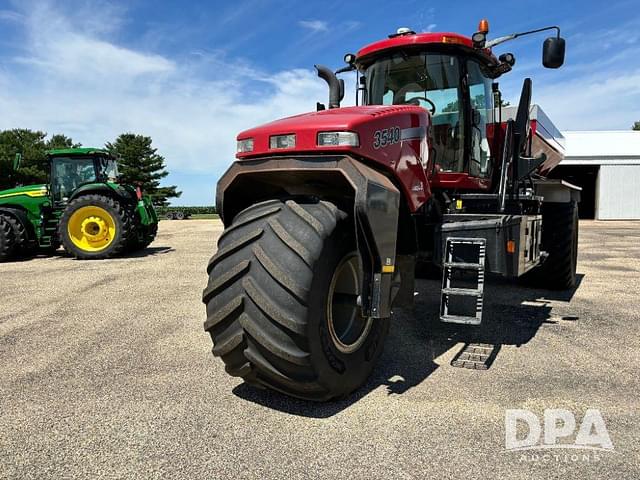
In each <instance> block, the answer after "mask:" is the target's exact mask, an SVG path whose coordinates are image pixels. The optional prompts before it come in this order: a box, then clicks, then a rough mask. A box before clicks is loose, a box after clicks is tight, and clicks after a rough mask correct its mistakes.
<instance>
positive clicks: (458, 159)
mask: <svg viewBox="0 0 640 480" xmlns="http://www.w3.org/2000/svg"><path fill="white" fill-rule="evenodd" d="M413 37H421V39H420V42H421V44H420V46H419V47H416V46H415V44H412V45H410V46H408V47H406V48H403V47H402V46H399V47H396V48H393V49H383V50H382V52H380V53H377V54H374V55H367V52H366V51H365V52H364V54H362V53H361V54H359V55H358V57H361V58H359V59H358V61H357V63H358V68H359V70H360V72H361V74H362V80H361V85H363V99H362V100H363V104H365V105H419V106H421V107H423V108H425V109H427V110H428V111H429V112H430V113H431V126H432V131H431V135H432V142H433V143H432V148H433V151H432V154H433V155H434V157H435V159H434V162H435V163H434V168H435V172H436V173H463V172H465V173H468V174H469V175H470V176H472V177H476V178H488V177H489V176H490V174H491V158H492V149H491V145H490V141H491V138H490V136H489V129H488V125H490V124H492V123H493V122H494V103H493V95H492V86H491V84H492V79H491V74H490V68H491V67H492V66H494V65H495V64H496V63H497V60H496V59H495V57H493V55H487V54H483V53H480V54H479V53H477V52H476V51H474V50H473V49H472V48H471V46H467V47H465V45H464V43H460V44H443V43H435V40H437V41H439V42H441V37H442V34H438V35H437V37H438V38H434V37H435V35H434V34H423V35H413ZM451 38H452V39H456V40H459V41H460V42H463V40H464V37H457V36H456V37H453V36H452V37H451ZM429 42H433V43H429ZM467 153H468V154H467Z"/></svg>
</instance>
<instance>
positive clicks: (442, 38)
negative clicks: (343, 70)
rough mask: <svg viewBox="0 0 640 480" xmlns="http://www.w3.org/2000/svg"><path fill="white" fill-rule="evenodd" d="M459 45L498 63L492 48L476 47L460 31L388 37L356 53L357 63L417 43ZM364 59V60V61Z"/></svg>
mask: <svg viewBox="0 0 640 480" xmlns="http://www.w3.org/2000/svg"><path fill="white" fill-rule="evenodd" d="M433 44H438V45H457V46H462V47H466V48H467V49H469V50H470V51H473V52H474V53H482V54H484V55H483V56H484V57H485V59H486V61H487V62H489V63H497V59H496V57H495V56H494V55H493V53H491V49H489V48H485V49H481V50H478V49H474V48H473V42H472V41H471V39H470V38H469V37H465V36H464V35H460V34H459V33H451V32H438V33H433V32H430V33H417V34H415V35H399V36H397V37H393V38H387V39H384V40H380V41H377V42H374V43H371V44H369V45H367V46H366V47H363V48H362V49H360V50H359V51H358V53H357V54H356V63H358V64H361V63H366V59H365V57H370V56H373V55H375V54H377V53H381V52H384V51H386V50H392V49H398V48H400V49H401V48H402V47H412V46H416V45H433ZM363 59H365V60H364V62H363Z"/></svg>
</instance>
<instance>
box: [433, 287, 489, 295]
mask: <svg viewBox="0 0 640 480" xmlns="http://www.w3.org/2000/svg"><path fill="white" fill-rule="evenodd" d="M442 293H443V295H463V296H467V297H481V296H482V290H475V289H473V288H443V289H442Z"/></svg>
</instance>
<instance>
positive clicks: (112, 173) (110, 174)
mask: <svg viewBox="0 0 640 480" xmlns="http://www.w3.org/2000/svg"><path fill="white" fill-rule="evenodd" d="M98 176H99V177H100V178H101V179H104V180H106V181H109V182H116V181H117V179H118V163H117V162H116V161H115V159H113V158H108V157H99V159H98Z"/></svg>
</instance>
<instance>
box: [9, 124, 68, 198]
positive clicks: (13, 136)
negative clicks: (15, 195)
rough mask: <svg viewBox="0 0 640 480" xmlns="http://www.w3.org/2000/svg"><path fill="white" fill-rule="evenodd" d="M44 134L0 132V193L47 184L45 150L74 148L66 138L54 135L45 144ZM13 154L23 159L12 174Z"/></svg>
mask: <svg viewBox="0 0 640 480" xmlns="http://www.w3.org/2000/svg"><path fill="white" fill-rule="evenodd" d="M46 137H47V134H46V133H45V132H42V131H39V130H36V131H33V130H29V129H27V128H14V129H13V130H4V131H2V132H0V189H5V188H12V187H15V186H16V185H29V184H34V183H46V182H47V179H48V177H49V163H48V161H47V150H49V149H52V148H69V147H77V146H79V145H80V144H74V143H73V140H71V138H69V137H67V136H66V135H59V134H58V135H53V136H52V137H51V138H50V139H49V140H46ZM16 153H20V154H21V155H22V162H21V166H20V170H18V171H17V172H16V171H14V170H13V160H14V159H15V157H16Z"/></svg>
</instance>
